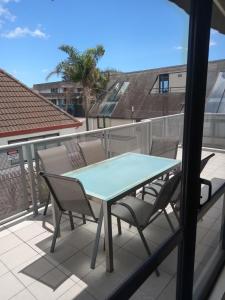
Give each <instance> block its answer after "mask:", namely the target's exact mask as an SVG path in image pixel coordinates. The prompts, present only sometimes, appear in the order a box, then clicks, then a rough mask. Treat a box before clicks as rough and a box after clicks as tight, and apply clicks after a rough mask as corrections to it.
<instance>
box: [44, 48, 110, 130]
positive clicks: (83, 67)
mask: <svg viewBox="0 0 225 300" xmlns="http://www.w3.org/2000/svg"><path fill="white" fill-rule="evenodd" d="M59 50H61V51H63V52H65V53H66V54H67V58H66V59H65V60H63V61H61V62H60V63H59V64H58V65H57V66H56V68H55V70H53V71H52V72H51V73H50V74H49V75H48V76H47V79H48V78H49V77H50V76H52V75H53V74H57V75H61V76H62V79H63V80H65V81H73V82H80V83H81V84H82V87H83V105H84V111H85V118H86V129H87V130H89V124H88V113H89V110H90V108H91V103H90V99H91V95H96V94H97V93H98V92H99V91H101V90H105V87H106V84H107V82H108V80H109V72H102V71H100V69H99V68H97V64H98V61H99V59H100V58H101V57H102V56H103V55H104V53H105V49H104V47H103V46H101V45H97V46H96V47H95V48H89V49H87V50H85V51H83V52H79V51H78V50H77V49H76V48H74V47H73V46H69V45H62V46H60V47H59Z"/></svg>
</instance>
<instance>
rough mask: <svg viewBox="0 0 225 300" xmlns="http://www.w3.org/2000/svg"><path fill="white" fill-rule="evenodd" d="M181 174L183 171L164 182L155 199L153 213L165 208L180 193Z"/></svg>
mask: <svg viewBox="0 0 225 300" xmlns="http://www.w3.org/2000/svg"><path fill="white" fill-rule="evenodd" d="M181 174H182V172H181V171H179V172H178V173H176V174H175V175H174V176H173V177H171V178H170V179H168V180H167V181H166V182H165V183H164V185H163V186H162V188H161V189H160V192H159V194H158V197H157V198H156V200H155V203H154V207H153V213H155V212H157V211H158V210H159V209H165V208H166V206H167V205H168V204H169V202H171V201H172V199H173V198H174V197H175V195H176V194H178V195H180V184H181Z"/></svg>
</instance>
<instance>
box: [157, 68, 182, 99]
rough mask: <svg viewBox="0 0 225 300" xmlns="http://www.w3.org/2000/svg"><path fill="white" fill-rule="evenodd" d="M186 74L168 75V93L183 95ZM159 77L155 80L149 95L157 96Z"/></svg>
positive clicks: (175, 73)
mask: <svg viewBox="0 0 225 300" xmlns="http://www.w3.org/2000/svg"><path fill="white" fill-rule="evenodd" d="M186 75H187V73H186V72H174V73H169V91H170V92H171V93H184V92H185V86H186ZM158 89H159V77H158V78H157V80H156V82H155V84H154V86H153V89H152V91H151V94H158V92H159V91H158Z"/></svg>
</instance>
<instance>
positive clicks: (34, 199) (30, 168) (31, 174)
mask: <svg viewBox="0 0 225 300" xmlns="http://www.w3.org/2000/svg"><path fill="white" fill-rule="evenodd" d="M25 151H26V157H27V164H28V173H29V177H30V182H31V198H32V204H33V213H34V215H38V203H37V193H36V184H35V172H34V166H33V158H32V151H31V144H27V145H25Z"/></svg>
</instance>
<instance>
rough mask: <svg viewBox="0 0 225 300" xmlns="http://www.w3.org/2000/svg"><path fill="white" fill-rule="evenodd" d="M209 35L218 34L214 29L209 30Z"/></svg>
mask: <svg viewBox="0 0 225 300" xmlns="http://www.w3.org/2000/svg"><path fill="white" fill-rule="evenodd" d="M210 33H211V35H216V34H219V32H218V31H217V30H216V29H211V31H210Z"/></svg>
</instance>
